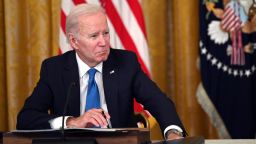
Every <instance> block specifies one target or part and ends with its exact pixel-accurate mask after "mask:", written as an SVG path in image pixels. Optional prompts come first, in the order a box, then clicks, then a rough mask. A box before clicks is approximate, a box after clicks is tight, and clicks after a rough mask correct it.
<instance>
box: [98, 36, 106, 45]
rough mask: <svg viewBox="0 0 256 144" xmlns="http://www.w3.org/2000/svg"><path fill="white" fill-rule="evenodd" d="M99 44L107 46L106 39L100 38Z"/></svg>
mask: <svg viewBox="0 0 256 144" xmlns="http://www.w3.org/2000/svg"><path fill="white" fill-rule="evenodd" d="M99 44H100V45H103V46H104V45H106V38H105V37H104V36H103V35H101V36H100V37H99Z"/></svg>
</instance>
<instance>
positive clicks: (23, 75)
mask: <svg viewBox="0 0 256 144" xmlns="http://www.w3.org/2000/svg"><path fill="white" fill-rule="evenodd" d="M0 3H1V4H0V19H1V23H0V27H1V34H0V39H1V43H0V59H1V60H0V61H1V64H0V66H1V71H0V76H1V77H0V87H1V92H0V94H1V95H0V103H1V108H0V130H4V131H6V130H11V129H15V127H16V117H17V113H18V111H19V110H20V109H21V107H22V105H23V103H24V99H25V98H26V97H28V96H29V95H30V93H31V92H32V90H33V88H34V86H35V84H36V82H37V80H38V76H39V71H40V65H41V62H42V60H43V59H45V58H46V57H49V56H52V55H54V54H57V47H58V40H57V39H58V37H57V36H58V21H59V18H58V17H59V13H60V12H59V7H60V4H59V3H60V1H59V0H58V1H57V0H54V1H51V0H25V1H24V0H22V1H21V0H1V1H0Z"/></svg>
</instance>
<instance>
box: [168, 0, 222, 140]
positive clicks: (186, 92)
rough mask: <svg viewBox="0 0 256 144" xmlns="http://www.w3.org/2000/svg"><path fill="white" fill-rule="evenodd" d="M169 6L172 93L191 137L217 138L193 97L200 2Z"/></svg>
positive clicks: (178, 0)
mask: <svg viewBox="0 0 256 144" xmlns="http://www.w3.org/2000/svg"><path fill="white" fill-rule="evenodd" d="M169 6H170V15H169V16H170V17H169V19H170V29H169V30H170V43H171V44H170V45H171V47H170V59H171V61H170V65H171V69H170V75H171V79H170V82H171V88H170V89H171V94H172V96H173V99H174V101H175V103H176V108H177V110H178V113H179V114H180V117H181V119H182V121H183V123H184V125H185V127H186V128H187V130H188V133H189V134H190V135H191V136H195V135H202V136H205V137H206V138H217V135H216V130H215V128H213V126H212V125H211V124H210V121H209V118H208V116H207V115H206V114H205V112H204V111H203V110H202V108H201V107H200V105H199V104H198V102H197V99H196V90H197V86H198V84H199V82H200V75H199V74H200V73H199V70H198V65H197V63H198V62H197V59H198V53H199V52H198V49H199V1H187V0H172V1H170V3H169Z"/></svg>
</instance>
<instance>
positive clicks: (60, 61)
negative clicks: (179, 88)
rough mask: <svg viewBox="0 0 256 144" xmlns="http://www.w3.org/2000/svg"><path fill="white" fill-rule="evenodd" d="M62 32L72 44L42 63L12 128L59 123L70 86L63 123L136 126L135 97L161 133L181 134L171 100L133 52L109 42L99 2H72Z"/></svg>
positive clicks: (53, 126)
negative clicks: (75, 4)
mask: <svg viewBox="0 0 256 144" xmlns="http://www.w3.org/2000/svg"><path fill="white" fill-rule="evenodd" d="M66 33H67V39H68V41H69V43H70V46H71V47H72V48H73V49H74V50H73V51H69V52H66V53H65V54H63V55H60V56H55V57H52V58H49V59H46V60H45V61H44V62H43V63H42V67H41V73H40V80H39V82H38V83H37V86H36V87H35V89H34V91H33V93H32V95H31V96H30V97H28V98H27V100H26V101H25V104H24V107H23V108H22V110H21V111H20V113H19V115H18V118H17V129H48V128H60V127H61V121H62V114H63V107H64V105H65V99H66V96H67V93H68V92H67V91H68V89H69V87H72V88H70V89H71V90H70V92H71V94H70V98H69V100H68V107H67V114H66V115H67V116H66V117H65V119H64V121H65V123H64V124H65V127H76V128H85V127H106V126H107V125H108V124H111V125H112V127H113V128H120V127H136V122H135V121H134V119H133V115H134V110H133V99H134V98H136V100H137V101H138V102H140V103H142V104H143V105H144V108H145V109H147V110H149V111H150V113H151V114H152V115H153V116H154V117H155V118H156V119H157V121H158V122H159V124H160V126H161V129H162V130H163V134H164V135H165V136H166V138H168V139H176V138H181V137H182V136H184V135H183V134H184V127H183V126H182V123H181V122H180V119H179V117H178V115H177V113H176V110H175V107H174V104H173V102H172V101H171V100H170V99H169V98H168V97H167V96H166V95H165V94H163V93H162V92H161V90H160V89H159V88H158V87H157V85H156V84H155V83H154V82H152V81H151V80H150V79H149V78H148V77H147V76H146V75H145V74H144V73H143V71H142V70H141V68H140V64H139V63H138V60H137V57H136V55H135V54H134V53H132V52H129V51H125V50H116V49H112V48H110V36H109V28H108V24H107V18H106V15H105V12H104V10H103V9H102V8H101V7H99V6H96V5H91V4H82V5H79V6H76V7H75V8H74V9H73V10H72V11H71V12H70V14H69V15H68V17H67V23H66ZM49 111H50V113H48V112H49ZM102 113H104V115H103V114H102Z"/></svg>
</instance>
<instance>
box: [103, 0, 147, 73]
mask: <svg viewBox="0 0 256 144" xmlns="http://www.w3.org/2000/svg"><path fill="white" fill-rule="evenodd" d="M101 4H102V6H104V8H105V9H106V12H107V14H108V16H109V19H110V21H111V22H112V24H113V26H114V27H115V29H116V32H117V35H119V37H123V38H122V39H120V40H121V42H122V43H123V45H124V47H125V49H127V50H131V51H133V52H135V53H136V54H137V57H138V60H139V62H140V64H141V67H142V69H143V71H144V72H145V73H146V74H147V75H149V71H148V69H147V67H146V66H145V64H144V62H143V61H142V59H141V57H140V54H139V53H138V50H137V48H136V46H135V44H134V42H133V41H132V39H131V37H130V35H129V33H128V31H127V29H126V28H125V26H124V24H123V22H122V20H121V18H120V16H119V14H118V13H117V10H116V8H115V7H114V5H113V3H112V1H111V0H101ZM109 13H111V14H109Z"/></svg>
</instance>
